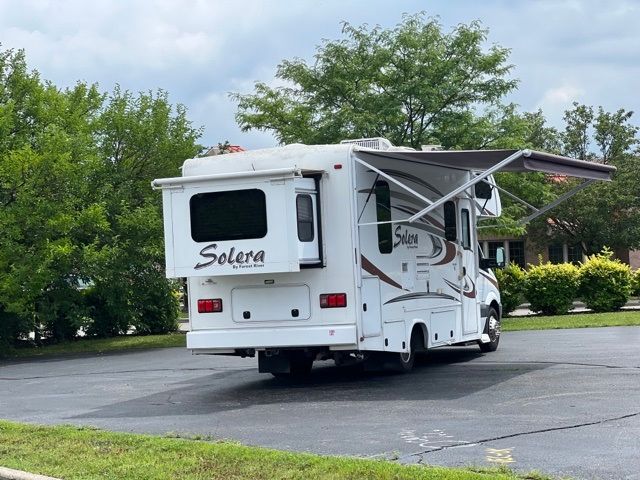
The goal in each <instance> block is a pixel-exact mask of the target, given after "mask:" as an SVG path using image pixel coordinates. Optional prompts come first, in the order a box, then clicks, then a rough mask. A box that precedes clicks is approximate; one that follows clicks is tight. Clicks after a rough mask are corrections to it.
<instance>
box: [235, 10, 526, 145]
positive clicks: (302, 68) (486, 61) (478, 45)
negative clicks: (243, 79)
mask: <svg viewBox="0 0 640 480" xmlns="http://www.w3.org/2000/svg"><path fill="white" fill-rule="evenodd" d="M342 33H343V38H342V39H339V40H334V41H325V42H324V43H323V44H322V45H321V46H320V47H318V49H317V51H316V55H315V62H314V63H313V64H312V65H310V64H308V63H307V62H306V61H304V60H302V59H294V60H284V61H283V62H282V63H281V64H280V65H279V66H278V68H277V74H276V77H277V79H278V80H279V81H280V82H282V83H283V84H284V85H283V86H279V87H271V86H269V85H267V84H266V83H264V82H258V83H256V85H255V90H254V93H252V94H234V95H233V98H234V99H235V100H236V101H237V102H238V113H237V117H236V118H237V121H238V123H239V125H240V127H241V128H242V130H243V131H247V130H251V129H258V130H265V131H271V132H273V133H274V135H275V136H276V138H277V139H278V140H279V141H280V142H282V143H292V142H304V143H310V144H317V143H335V142H337V141H339V140H342V139H345V138H355V137H385V138H388V139H389V140H390V141H391V142H393V143H394V144H396V145H408V146H411V147H414V148H417V147H419V146H420V145H422V144H428V143H431V144H433V143H438V144H443V145H445V146H446V147H450V146H456V145H458V144H460V142H464V139H465V135H466V136H467V138H468V137H469V134H470V131H471V130H476V131H477V130H482V129H483V128H484V126H485V125H484V124H485V123H487V122H495V121H498V119H499V118H500V113H497V112H499V110H500V109H499V108H498V103H499V101H500V99H501V98H502V97H503V96H504V95H505V94H507V93H508V92H510V91H512V90H513V89H514V88H515V87H516V84H517V82H516V81H515V80H513V79H510V78H509V75H508V74H509V72H510V70H511V68H512V66H511V65H510V64H508V63H507V59H508V54H509V50H508V49H506V48H502V47H499V46H497V45H490V46H487V45H486V39H487V30H485V29H483V28H482V27H481V26H480V24H479V23H478V22H472V23H471V24H469V25H464V24H461V25H458V26H457V27H456V28H454V29H453V30H452V31H451V32H449V33H446V32H443V30H442V27H441V25H440V24H439V23H438V21H437V20H436V19H433V18H427V17H425V15H424V14H417V15H406V16H404V17H403V20H402V22H401V23H400V24H398V25H397V26H396V27H395V28H392V29H384V28H382V27H379V26H377V27H373V28H369V27H368V26H366V25H364V26H360V27H356V26H353V25H351V24H349V23H344V24H343V29H342ZM480 106H483V107H486V108H488V109H491V108H492V107H494V109H496V111H493V112H492V113H490V114H488V115H487V116H486V117H485V118H484V120H483V119H479V118H478V117H477V116H476V113H475V111H476V109H477V108H478V107H480ZM454 126H457V131H456V130H455V129H454V128H453V127H454ZM455 133H457V135H455Z"/></svg>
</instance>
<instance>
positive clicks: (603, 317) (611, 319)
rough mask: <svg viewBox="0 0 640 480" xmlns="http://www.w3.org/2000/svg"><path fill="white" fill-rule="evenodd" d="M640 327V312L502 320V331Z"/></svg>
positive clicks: (577, 314) (578, 314)
mask: <svg viewBox="0 0 640 480" xmlns="http://www.w3.org/2000/svg"><path fill="white" fill-rule="evenodd" d="M631 325H640V311H633V310H628V311H622V312H608V313H574V314H571V315H555V316H553V317H538V316H530V317H507V318H503V319H502V331H506V332H508V331H514V330H549V329H556V328H586V327H618V326H631Z"/></svg>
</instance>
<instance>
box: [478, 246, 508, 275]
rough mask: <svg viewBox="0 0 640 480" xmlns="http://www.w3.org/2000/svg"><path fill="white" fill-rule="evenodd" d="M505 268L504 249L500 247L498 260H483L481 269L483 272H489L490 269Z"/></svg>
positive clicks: (497, 254) (497, 251)
mask: <svg viewBox="0 0 640 480" xmlns="http://www.w3.org/2000/svg"><path fill="white" fill-rule="evenodd" d="M503 267H504V248H503V247H498V249H497V250H496V258H481V259H480V268H481V269H482V270H488V269H490V268H503Z"/></svg>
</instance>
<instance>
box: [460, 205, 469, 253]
mask: <svg viewBox="0 0 640 480" xmlns="http://www.w3.org/2000/svg"><path fill="white" fill-rule="evenodd" d="M460 222H461V223H462V225H461V228H462V248H466V249H467V250H470V249H471V229H470V220H469V210H467V209H466V208H463V209H462V210H461V211H460Z"/></svg>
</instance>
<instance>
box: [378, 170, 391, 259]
mask: <svg viewBox="0 0 640 480" xmlns="http://www.w3.org/2000/svg"><path fill="white" fill-rule="evenodd" d="M375 193H376V221H378V222H390V221H391V191H390V190H389V184H388V183H387V182H385V181H382V180H380V181H378V182H376V192H375ZM391 227H392V226H391V224H390V223H385V224H382V225H378V249H379V250H380V253H391V251H392V250H393V240H392V238H391V229H392V228H391Z"/></svg>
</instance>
